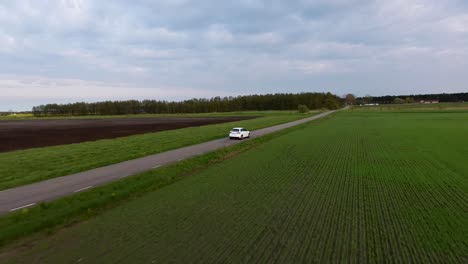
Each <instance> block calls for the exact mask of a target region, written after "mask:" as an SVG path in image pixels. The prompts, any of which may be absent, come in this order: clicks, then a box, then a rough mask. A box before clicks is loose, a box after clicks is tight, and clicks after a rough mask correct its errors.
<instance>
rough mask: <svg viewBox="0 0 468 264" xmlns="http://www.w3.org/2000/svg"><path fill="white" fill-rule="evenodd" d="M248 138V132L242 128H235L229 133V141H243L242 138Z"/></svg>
mask: <svg viewBox="0 0 468 264" xmlns="http://www.w3.org/2000/svg"><path fill="white" fill-rule="evenodd" d="M248 137H250V131H248V130H247V129H245V128H243V127H235V128H233V129H231V131H230V132H229V138H230V139H234V138H238V139H243V138H248Z"/></svg>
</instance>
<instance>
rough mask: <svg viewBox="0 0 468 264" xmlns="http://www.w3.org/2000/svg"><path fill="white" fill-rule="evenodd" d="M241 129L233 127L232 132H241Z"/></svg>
mask: <svg viewBox="0 0 468 264" xmlns="http://www.w3.org/2000/svg"><path fill="white" fill-rule="evenodd" d="M239 130H240V129H232V130H231V132H239Z"/></svg>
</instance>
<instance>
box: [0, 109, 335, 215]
mask: <svg viewBox="0 0 468 264" xmlns="http://www.w3.org/2000/svg"><path fill="white" fill-rule="evenodd" d="M334 112H336V111H328V112H324V113H321V114H318V115H315V116H311V117H308V118H304V119H300V120H296V121H293V122H289V123H285V124H281V125H276V126H272V127H267V128H263V129H259V130H256V131H252V133H251V138H257V137H261V136H263V135H266V134H270V133H273V132H276V131H279V130H282V129H285V128H288V127H292V126H296V125H299V124H303V123H306V122H309V121H312V120H316V119H319V118H322V117H324V116H327V115H329V114H331V113H334ZM227 133H228V131H226V135H227ZM241 142H242V141H240V140H229V139H228V138H221V139H216V140H212V141H208V142H205V143H201V144H197V145H193V146H188V147H183V148H179V149H174V150H171V151H167V152H162V153H158V154H154V155H150V156H146V157H142V158H138V159H134V160H129V161H125V162H122V163H117V164H113V165H109V166H105V167H101V168H96V169H93V170H89V171H85V172H80V173H76V174H72V175H68V176H63V177H59V178H54V179H50V180H46V181H42V182H38V183H33V184H29V185H25V186H20V187H16V188H12V189H8V190H4V191H0V215H1V214H6V213H8V212H12V211H16V210H20V209H22V208H26V207H32V206H34V205H36V204H39V203H41V202H46V201H52V200H55V199H57V198H60V197H64V196H67V195H71V194H74V193H77V192H81V191H85V190H88V189H91V188H93V187H96V186H99V185H103V184H106V183H108V182H112V181H115V180H118V179H121V178H125V177H129V176H132V175H135V174H138V173H140V172H144V171H148V170H151V169H155V168H158V167H160V166H164V165H167V164H170V163H174V162H178V161H181V160H183V159H187V158H191V157H194V156H198V155H201V154H204V153H207V152H211V151H214V150H217V149H221V148H224V147H227V146H231V145H234V144H238V143H241Z"/></svg>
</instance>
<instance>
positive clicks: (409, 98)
mask: <svg viewBox="0 0 468 264" xmlns="http://www.w3.org/2000/svg"><path fill="white" fill-rule="evenodd" d="M405 103H407V104H412V103H414V98H413V97H406V98H405Z"/></svg>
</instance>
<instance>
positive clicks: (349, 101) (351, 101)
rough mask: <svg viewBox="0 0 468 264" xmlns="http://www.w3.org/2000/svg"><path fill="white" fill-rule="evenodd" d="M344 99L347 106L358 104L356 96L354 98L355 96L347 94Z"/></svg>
mask: <svg viewBox="0 0 468 264" xmlns="http://www.w3.org/2000/svg"><path fill="white" fill-rule="evenodd" d="M344 99H345V103H346V104H347V105H353V104H356V96H354V94H347V95H345V96H344Z"/></svg>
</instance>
